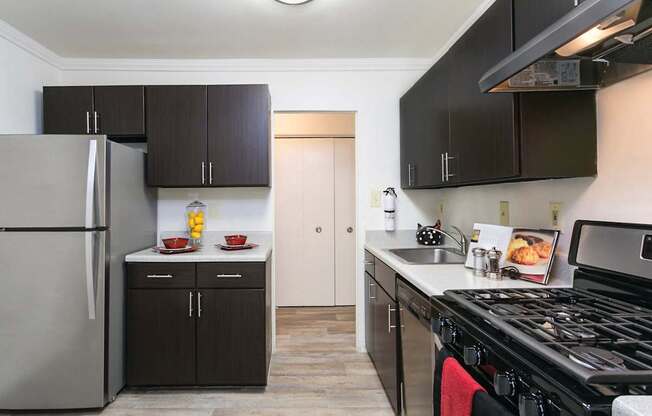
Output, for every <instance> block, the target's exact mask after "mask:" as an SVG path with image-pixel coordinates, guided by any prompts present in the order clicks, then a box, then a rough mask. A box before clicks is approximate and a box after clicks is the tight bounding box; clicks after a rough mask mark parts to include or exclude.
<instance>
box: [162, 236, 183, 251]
mask: <svg viewBox="0 0 652 416" xmlns="http://www.w3.org/2000/svg"><path fill="white" fill-rule="evenodd" d="M163 245H164V246H165V248H168V249H178V248H185V247H186V246H187V245H188V238H185V237H172V238H164V239H163Z"/></svg>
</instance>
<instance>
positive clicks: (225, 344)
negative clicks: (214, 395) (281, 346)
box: [197, 289, 267, 386]
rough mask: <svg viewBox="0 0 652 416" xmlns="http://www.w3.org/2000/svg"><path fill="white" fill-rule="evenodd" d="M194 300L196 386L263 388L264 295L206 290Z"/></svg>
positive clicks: (240, 290)
mask: <svg viewBox="0 0 652 416" xmlns="http://www.w3.org/2000/svg"><path fill="white" fill-rule="evenodd" d="M198 296H200V297H199V298H198V302H199V304H198V315H197V316H198V317H197V384H199V385H211V386H235V385H237V386H247V385H256V386H261V385H265V384H266V383H267V364H266V362H267V360H266V351H265V345H266V344H265V291H264V290H263V289H206V290H201V291H199V292H198Z"/></svg>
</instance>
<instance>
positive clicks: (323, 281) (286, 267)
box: [274, 112, 356, 307]
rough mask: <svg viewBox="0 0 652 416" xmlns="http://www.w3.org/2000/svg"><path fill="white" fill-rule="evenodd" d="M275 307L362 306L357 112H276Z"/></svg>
mask: <svg viewBox="0 0 652 416" xmlns="http://www.w3.org/2000/svg"><path fill="white" fill-rule="evenodd" d="M274 140H275V142H274V149H275V151H274V177H275V179H274V182H275V210H274V212H275V252H276V304H277V306H279V307H296V306H308V307H310V306H350V305H355V272H356V268H355V253H356V251H355V246H356V233H355V230H356V224H355V218H356V193H355V113H352V112H277V113H275V115H274Z"/></svg>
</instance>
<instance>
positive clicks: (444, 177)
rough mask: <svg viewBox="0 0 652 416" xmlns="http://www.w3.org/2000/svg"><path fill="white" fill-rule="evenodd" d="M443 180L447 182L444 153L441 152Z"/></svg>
mask: <svg viewBox="0 0 652 416" xmlns="http://www.w3.org/2000/svg"><path fill="white" fill-rule="evenodd" d="M441 181H442V182H446V171H445V170H444V154H443V153H442V154H441Z"/></svg>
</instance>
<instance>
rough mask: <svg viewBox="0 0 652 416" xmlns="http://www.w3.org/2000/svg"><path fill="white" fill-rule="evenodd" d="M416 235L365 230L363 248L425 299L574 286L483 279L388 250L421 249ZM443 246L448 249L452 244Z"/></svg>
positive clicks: (563, 280)
mask: <svg viewBox="0 0 652 416" xmlns="http://www.w3.org/2000/svg"><path fill="white" fill-rule="evenodd" d="M415 233H416V232H415V231H413V230H398V231H394V232H385V231H367V235H366V243H365V249H367V250H368V251H369V252H370V253H371V254H373V255H374V256H376V257H377V258H378V259H379V260H381V261H382V262H383V263H385V264H386V265H388V266H389V267H391V268H392V269H393V270H394V271H396V272H397V273H398V274H400V275H401V276H402V277H403V278H405V279H407V280H408V281H409V282H410V283H412V284H413V285H414V286H416V287H417V288H418V289H419V290H421V291H422V292H423V293H424V294H426V295H428V296H439V295H443V294H444V291H446V290H451V289H500V288H515V289H516V288H543V287H571V286H572V285H573V282H572V278H569V277H566V278H555V277H554V276H552V277H551V278H550V283H549V284H548V285H547V286H543V285H539V284H536V283H531V282H526V281H523V280H512V279H504V280H489V279H487V278H486V277H477V276H474V275H473V271H472V270H471V269H467V268H466V267H464V265H463V264H428V265H415V264H407V263H404V262H403V261H402V260H401V259H400V258H399V257H397V256H396V255H394V254H392V253H391V252H389V251H388V250H389V249H396V248H416V247H424V246H422V245H419V244H418V243H417V242H416V238H415ZM446 246H448V247H451V245H446ZM446 246H444V247H446Z"/></svg>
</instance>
